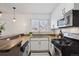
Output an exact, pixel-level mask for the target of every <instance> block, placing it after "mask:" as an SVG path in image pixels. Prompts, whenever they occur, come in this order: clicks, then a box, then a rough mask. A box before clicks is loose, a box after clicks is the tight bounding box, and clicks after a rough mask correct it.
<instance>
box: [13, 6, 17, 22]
mask: <svg viewBox="0 0 79 59" xmlns="http://www.w3.org/2000/svg"><path fill="white" fill-rule="evenodd" d="M15 9H16V7H13V10H14V13H13V22H15V21H16V17H15Z"/></svg>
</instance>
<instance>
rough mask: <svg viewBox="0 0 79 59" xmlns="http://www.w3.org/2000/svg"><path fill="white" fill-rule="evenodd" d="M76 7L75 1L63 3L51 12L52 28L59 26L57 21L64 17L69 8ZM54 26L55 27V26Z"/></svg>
mask: <svg viewBox="0 0 79 59" xmlns="http://www.w3.org/2000/svg"><path fill="white" fill-rule="evenodd" d="M71 9H74V3H61V4H59V5H58V6H57V7H56V9H55V10H54V12H53V13H52V14H51V28H52V29H53V28H58V26H57V21H59V20H60V19H63V18H64V14H65V13H66V12H68V11H69V10H71ZM53 26H54V27H53Z"/></svg>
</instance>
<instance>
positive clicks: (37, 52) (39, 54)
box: [29, 51, 51, 56]
mask: <svg viewBox="0 0 79 59" xmlns="http://www.w3.org/2000/svg"><path fill="white" fill-rule="evenodd" d="M29 56H51V54H50V52H49V51H31V52H30V53H29Z"/></svg>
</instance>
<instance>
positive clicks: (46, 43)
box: [40, 40, 48, 50]
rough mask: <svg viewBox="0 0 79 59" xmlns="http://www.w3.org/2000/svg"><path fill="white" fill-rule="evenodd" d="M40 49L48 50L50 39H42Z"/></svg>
mask: <svg viewBox="0 0 79 59" xmlns="http://www.w3.org/2000/svg"><path fill="white" fill-rule="evenodd" d="M40 50H48V40H44V41H40Z"/></svg>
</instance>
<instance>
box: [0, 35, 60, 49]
mask: <svg viewBox="0 0 79 59" xmlns="http://www.w3.org/2000/svg"><path fill="white" fill-rule="evenodd" d="M46 36H47V37H48V38H50V39H60V38H58V37H57V36H53V35H52V34H51V35H46ZM31 37H32V36H28V35H24V36H19V37H17V38H16V39H12V40H10V39H9V38H7V40H2V38H4V37H1V38H0V39H1V40H0V50H9V49H11V48H13V47H15V46H16V45H18V44H19V43H20V42H21V46H23V44H24V43H25V42H26V41H28V40H30V38H31ZM5 38H6V37H5Z"/></svg>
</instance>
